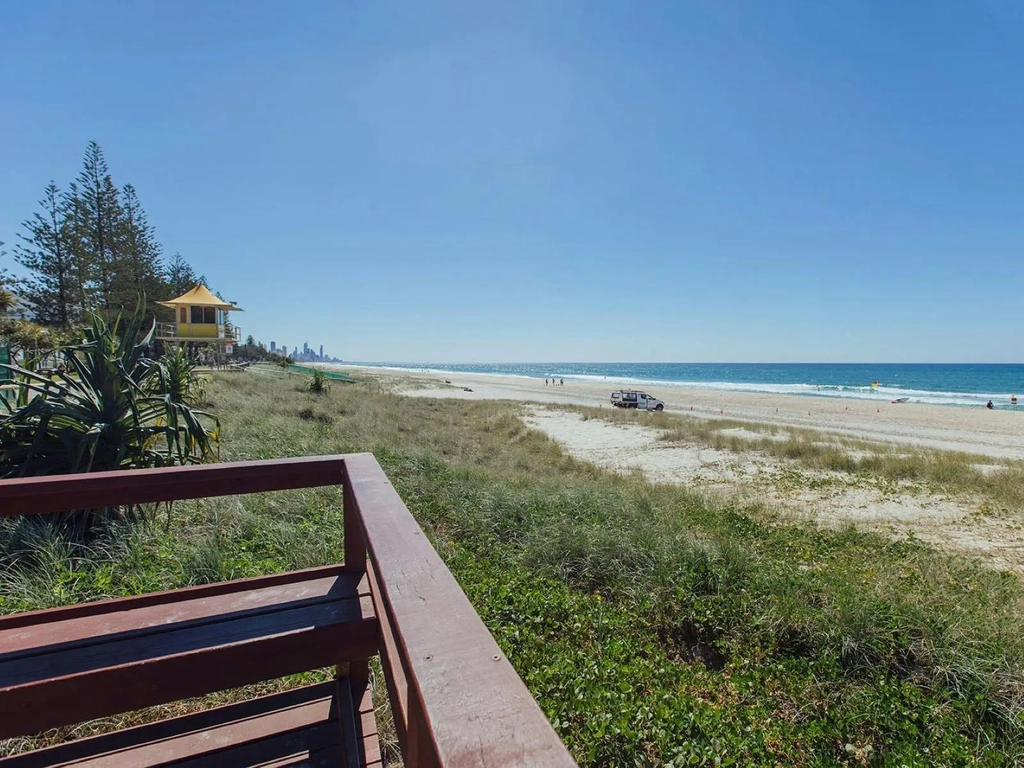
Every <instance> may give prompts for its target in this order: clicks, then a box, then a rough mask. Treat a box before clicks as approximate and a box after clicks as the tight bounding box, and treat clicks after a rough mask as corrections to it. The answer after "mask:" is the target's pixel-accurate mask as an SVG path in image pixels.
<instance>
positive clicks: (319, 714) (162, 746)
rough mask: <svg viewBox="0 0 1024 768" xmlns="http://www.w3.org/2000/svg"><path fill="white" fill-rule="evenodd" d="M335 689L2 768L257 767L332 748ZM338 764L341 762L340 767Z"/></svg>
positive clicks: (176, 722) (97, 741) (216, 712)
mask: <svg viewBox="0 0 1024 768" xmlns="http://www.w3.org/2000/svg"><path fill="white" fill-rule="evenodd" d="M335 692H336V685H335V683H333V682H332V683H322V684H320V685H313V686H307V687H305V688H298V689H295V690H291V691H285V692H284V693H278V694H273V695H271V696H264V697H261V698H258V699H253V700H251V701H247V702H242V703H241V704H231V705H228V706H224V707H217V708H216V709H212V710H207V711H205V712H200V713H197V714H193V715H185V716H182V717H176V718H171V719H169V720H162V721H159V722H156V723H151V724H147V725H142V726H138V727H135V728H129V729H126V730H123V731H115V732H114V733H110V734H104V735H102V736H95V737H93V738H89V739H82V740H80V741H75V742H71V743H69V744H61V745H58V746H56V747H51V748H48V749H42V750H38V751H35V752H29V753H25V754H23V755H17V756H15V757H12V758H8V759H7V760H0V766H2V768H43V766H52V765H56V764H60V765H68V766H75V767H76V768H84V767H85V766H89V767H90V768H115V767H116V768H128V767H129V766H132V767H133V768H134V767H135V766H156V765H167V764H170V763H173V764H174V765H188V766H190V767H191V768H199V767H200V766H204V767H205V766H211V767H212V766H217V767H219V766H232V765H239V766H241V765H246V766H250V765H255V764H262V763H264V762H268V761H270V760H273V759H275V758H279V759H281V760H288V759H290V758H291V756H294V755H295V754H297V753H303V752H304V753H307V754H308V753H310V752H320V751H324V750H328V749H330V748H332V747H333V748H334V749H335V753H336V754H337V753H338V752H340V746H341V739H340V731H339V729H338V725H339V723H338V720H337V707H336V706H335ZM335 765H337V763H335Z"/></svg>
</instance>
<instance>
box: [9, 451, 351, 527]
mask: <svg viewBox="0 0 1024 768" xmlns="http://www.w3.org/2000/svg"><path fill="white" fill-rule="evenodd" d="M344 464H345V457H344V456H303V457H299V458H294V459H269V460H266V461H239V462H233V463H230V464H197V465H193V466H184V467H161V468H159V469H143V470H139V469H128V470H118V471H115V472H92V473H88V474H78V475H51V476H44V477H26V478H16V479H11V480H0V517H13V516H15V515H39V514H47V513H51V512H66V511H68V510H71V509H95V508H99V507H109V506H114V505H118V504H145V503H149V502H157V501H178V500H180V499H201V498H208V497H213V496H234V495H236V494H246V493H262V492H264V491H284V490H288V489H292V488H317V487H322V486H327V485H340V484H341V481H342V469H343V467H344Z"/></svg>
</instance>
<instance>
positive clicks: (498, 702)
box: [345, 455, 576, 768]
mask: <svg viewBox="0 0 1024 768" xmlns="http://www.w3.org/2000/svg"><path fill="white" fill-rule="evenodd" d="M345 461H346V466H347V468H348V474H349V477H350V478H351V482H352V492H353V495H354V496H355V498H356V500H357V502H358V504H359V509H360V512H361V515H362V520H363V526H364V531H365V536H366V542H367V546H368V548H369V554H370V561H371V563H372V564H373V569H374V572H375V576H376V581H377V584H379V587H380V589H379V591H378V592H377V593H375V595H374V597H375V599H378V600H379V602H378V605H379V606H381V607H382V608H383V609H384V612H385V614H386V617H387V621H388V623H389V624H390V626H391V628H392V630H393V631H394V634H395V640H396V646H397V648H398V651H399V654H400V655H401V657H402V660H403V667H404V669H405V671H406V674H407V675H408V679H409V698H410V701H409V710H410V728H412V727H413V724H414V723H416V721H417V720H418V719H419V718H418V717H417V715H418V714H419V713H422V722H423V727H424V729H425V733H424V734H422V736H423V737H425V738H427V739H429V742H430V751H431V752H432V753H433V755H435V756H436V758H437V764H438V765H441V766H444V768H462V767H463V766H485V765H487V766H503V768H513V767H514V766H515V767H522V768H527V767H529V768H570V767H571V766H575V765H576V763H575V761H573V759H572V757H571V756H570V755H569V752H568V751H567V750H566V749H565V747H564V746H563V745H562V743H561V741H560V740H559V738H558V736H557V734H556V733H555V732H554V730H553V729H552V728H551V725H550V724H549V723H548V721H547V718H546V717H545V716H544V713H543V712H542V711H541V709H540V707H539V706H537V703H536V702H535V701H534V700H533V697H532V696H531V695H530V692H529V691H528V690H527V688H526V686H525V685H524V684H523V682H522V680H520V679H519V676H518V675H517V674H516V672H515V670H514V669H513V668H512V665H511V664H510V663H509V662H508V660H507V659H506V658H505V656H504V654H502V652H501V649H500V648H498V645H497V643H495V642H494V638H493V637H491V634H490V632H488V631H487V627H485V626H484V624H483V622H482V621H481V620H480V617H479V616H478V615H477V614H476V611H474V610H473V606H472V605H471V604H470V602H469V600H468V599H467V597H466V595H465V593H463V591H462V589H461V588H460V587H459V585H458V582H456V581H455V578H454V577H453V576H452V574H451V572H450V571H449V570H448V569H447V568H446V567H445V565H444V563H443V562H442V561H441V559H440V557H439V556H438V555H437V553H436V552H435V551H434V548H433V547H432V546H431V545H430V542H429V541H428V540H427V537H426V536H425V535H424V533H423V531H422V529H420V527H419V525H418V524H417V523H416V521H415V520H414V519H413V517H412V516H411V515H410V514H409V512H408V510H407V509H406V508H405V505H404V504H403V503H402V500H401V499H400V498H399V496H398V494H397V493H396V492H395V489H394V488H393V487H392V485H391V483H390V482H389V481H388V479H387V477H386V476H385V474H384V472H383V470H382V469H381V468H380V465H379V464H377V462H376V461H375V460H374V458H373V457H372V456H365V455H364V456H350V457H346V460H345ZM383 618H384V617H382V620H383ZM409 757H411V758H412V761H411V762H408V763H407V764H408V765H410V768H416V766H417V762H416V760H417V756H416V755H415V754H413V755H411V756H410V755H408V754H407V759H408V758H409Z"/></svg>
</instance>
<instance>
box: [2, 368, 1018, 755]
mask: <svg viewBox="0 0 1024 768" xmlns="http://www.w3.org/2000/svg"><path fill="white" fill-rule="evenodd" d="M301 389H302V381H301V380H300V379H299V378H296V377H288V376H287V375H285V374H283V373H282V374H281V375H280V376H278V375H276V374H266V375H257V374H245V375H230V376H228V375H222V376H215V377H214V378H213V379H212V381H211V384H210V387H209V397H210V399H211V401H212V407H213V409H214V411H215V412H216V413H217V415H218V416H219V417H220V419H221V421H222V424H223V425H224V427H223V433H224V434H223V443H222V459H223V460H241V459H260V458H271V457H275V456H297V455H307V454H328V453H343V452H349V451H372V452H374V453H375V454H376V455H377V457H378V459H379V460H380V461H381V463H382V464H383V466H384V468H385V470H386V471H387V473H388V475H389V477H390V478H391V479H392V481H393V482H394V484H395V486H396V488H397V489H398V491H399V493H400V494H401V495H402V498H403V499H404V500H405V502H406V504H407V505H408V506H409V508H410V509H411V510H412V511H413V513H414V514H415V515H416V516H417V518H418V519H419V520H420V522H421V524H423V525H424V527H425V528H426V529H427V531H428V533H429V534H430V536H431V538H432V540H433V541H434V543H435V546H437V548H438V550H439V551H440V552H441V554H442V556H443V557H444V558H445V560H446V562H447V563H448V564H449V567H451V568H452V570H453V572H454V573H455V575H456V577H457V578H458V579H459V581H460V583H461V584H462V585H463V588H464V589H465V590H466V592H467V594H468V595H469V596H470V599H471V600H472V601H473V603H474V605H475V606H476V607H477V610H478V611H479V612H480V614H481V616H482V617H483V618H484V620H485V621H486V623H487V624H488V626H489V627H490V628H491V630H492V632H494V634H495V636H496V637H497V638H498V640H499V643H500V644H501V645H502V647H503V649H504V650H505V651H506V653H507V654H508V656H509V658H510V659H511V660H512V662H513V664H515V665H516V668H517V669H518V670H519V672H520V674H521V675H522V676H523V677H524V679H525V680H526V682H527V684H528V685H529V687H530V689H531V691H532V692H533V694H534V695H535V696H536V697H537V699H538V701H539V702H540V703H541V705H542V707H543V708H544V710H545V711H546V712H547V713H548V715H549V717H550V718H551V721H552V723H553V724H554V726H555V728H556V730H557V731H558V732H559V734H560V735H561V736H562V738H563V739H564V740H565V742H566V744H567V745H568V746H569V747H570V749H571V750H572V751H573V753H574V755H575V756H576V757H577V759H579V761H580V762H581V764H583V765H587V766H611V765H615V766H619V765H652V766H653V765H666V766H667V765H671V766H681V765H713V764H721V765H802V766H832V765H922V766H923V765H975V764H982V765H992V766H996V765H1015V764H1019V763H1020V761H1021V760H1024V720H1022V713H1024V635H1022V633H1021V615H1022V607H1024V602H1022V599H1024V591H1022V588H1021V585H1020V583H1019V581H1018V579H1017V578H1016V577H1014V576H1012V575H1007V574H1002V573H998V572H995V571H992V570H990V569H987V568H984V567H981V566H980V565H978V564H976V563H974V562H971V561H969V560H966V559H964V558H957V557H951V556H947V555H944V554H941V553H938V552H936V551H934V550H932V549H930V548H928V547H926V546H923V545H921V544H919V543H915V542H892V541H889V540H887V539H886V538H884V537H881V536H876V535H873V534H869V533H860V532H857V531H855V530H853V529H852V528H851V529H845V530H841V531H838V532H835V531H822V530H818V529H815V528H813V527H809V526H782V525H774V526H771V525H765V524H761V523H759V522H757V521H754V520H752V519H750V518H748V517H746V516H744V515H742V514H740V513H739V512H737V511H736V510H733V509H729V508H713V507H709V506H708V505H707V504H706V503H705V501H704V500H703V499H702V498H701V497H699V496H697V495H695V494H692V493H690V492H688V491H687V490H686V489H685V488H675V487H667V486H655V485H650V484H647V483H645V482H642V481H640V480H638V479H636V478H624V477H620V476H617V475H614V474H612V473H609V472H605V471H603V470H600V469H598V468H596V467H594V466H592V465H589V464H586V463H582V462H578V461H575V460H574V459H572V458H571V457H569V456H567V455H565V454H564V453H563V452H562V451H561V450H560V448H559V447H558V446H557V445H556V444H555V443H553V442H552V441H550V440H548V439H547V438H546V437H545V436H544V435H542V434H541V433H539V432H536V431H533V430H529V429H527V428H526V427H525V426H524V425H523V423H522V421H521V420H520V419H519V418H518V415H517V410H516V406H514V405H513V404H510V403H492V402H480V401H473V402H466V401H441V400H424V399H413V398H403V397H400V396H396V395H393V394H390V393H388V392H384V391H380V390H379V388H377V390H378V391H371V390H370V388H369V387H366V386H364V385H358V384H357V385H350V386H346V387H339V388H335V389H333V390H332V391H331V392H330V393H327V394H325V395H320V396H312V395H308V394H305V393H303V392H302V391H301ZM718 426H721V425H718ZM15 528H18V530H15ZM31 535H33V532H32V530H30V528H29V527H27V526H25V525H24V524H20V527H19V524H17V523H15V524H8V527H6V528H4V529H2V530H0V542H2V543H3V548H2V549H0V552H2V554H3V556H4V558H5V560H4V567H3V570H2V571H0V611H4V612H6V611H12V610H24V609H27V608H36V607H47V606H50V605H56V604H63V603H69V602H76V601H80V600H85V599H92V598H96V597H101V596H110V595H127V594H135V593H138V592H144V591H151V590H155V589H165V588H169V587H175V586H184V585H188V584H197V583H203V582H208V581H215V580H219V579H226V578H238V577H243V576H250V575H256V574H261V573H268V572H273V571H279V570H283V569H286V568H294V567H305V566H310V565H317V564H323V563H329V562H333V561H335V560H336V559H337V558H338V556H339V554H340V552H341V551H342V516H341V510H340V498H339V495H338V493H337V491H336V490H334V489H322V490H309V491H293V492H283V493H276V494H263V495H257V496H251V497H239V498H229V499H220V500H210V501H200V502H187V503H178V504H175V505H174V507H173V509H172V510H170V513H169V515H167V516H164V517H163V518H158V519H157V520H154V521H153V522H150V523H149V524H146V525H139V526H134V527H125V528H118V529H115V530H112V531H110V533H109V534H108V536H107V537H106V538H105V539H103V540H102V541H99V542H97V543H96V544H95V545H94V547H93V548H92V549H91V550H82V549H75V548H73V547H70V546H68V545H64V544H61V543H60V542H57V541H52V540H49V539H47V540H45V541H44V542H40V544H39V545H38V546H36V547H34V548H33V549H32V552H33V554H32V556H31V557H25V556H24V555H19V554H18V553H17V551H16V550H18V545H17V544H16V542H18V541H22V542H24V541H26V540H27V537H30V536H31ZM24 549H25V548H24V546H21V551H24Z"/></svg>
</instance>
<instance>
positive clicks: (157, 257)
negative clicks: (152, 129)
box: [14, 141, 205, 329]
mask: <svg viewBox="0 0 1024 768" xmlns="http://www.w3.org/2000/svg"><path fill="white" fill-rule="evenodd" d="M38 206H39V207H38V210H37V212H36V213H34V214H33V215H32V217H31V218H29V219H28V220H26V221H25V223H24V224H23V227H22V230H23V231H22V233H21V234H20V235H19V237H20V240H21V242H20V244H19V245H18V246H17V247H15V249H14V256H15V258H16V259H17V260H18V262H19V263H20V264H21V266H22V267H24V269H25V270H26V271H27V276H26V277H25V278H24V279H23V280H21V281H19V284H18V285H17V291H18V292H19V293H20V295H21V296H22V297H23V298H24V299H25V300H26V301H27V302H28V303H29V305H30V306H31V307H32V308H33V312H34V319H35V320H36V321H37V322H38V323H40V324H41V325H44V326H48V327H54V328H63V329H68V328H74V327H77V326H79V325H80V324H82V323H83V322H87V320H88V314H89V312H90V311H92V310H94V309H96V308H98V309H100V310H102V311H103V312H104V313H106V314H107V315H108V317H113V316H114V315H116V314H117V313H118V312H121V311H126V310H127V311H131V310H133V309H135V308H136V305H137V304H139V303H140V301H141V303H142V306H141V308H140V309H141V311H142V313H143V314H144V315H145V316H147V317H149V318H152V317H154V316H155V315H156V312H157V311H158V310H157V307H156V306H155V305H154V304H152V302H154V301H159V300H164V299H169V298H173V297H174V296H177V295H179V294H181V293H183V292H184V291H186V290H188V289H189V288H192V287H193V286H194V285H195V284H196V283H199V282H205V278H203V277H200V276H197V275H196V274H195V272H194V271H193V270H192V267H190V266H189V265H188V263H187V262H186V261H185V260H184V259H183V258H182V256H181V254H178V253H176V254H174V256H173V257H172V259H171V260H170V262H169V263H166V264H165V263H164V262H163V261H162V259H161V251H162V248H161V246H160V243H159V242H158V241H157V239H156V233H155V231H154V229H153V227H152V226H151V225H150V224H149V220H148V218H147V216H146V212H145V211H144V210H143V208H142V204H141V203H140V201H139V197H138V193H137V192H136V190H135V187H133V186H132V185H131V184H125V185H124V186H123V187H120V188H119V187H117V186H116V185H115V184H114V182H113V179H112V177H111V174H110V169H109V168H108V166H107V161H106V158H105V157H104V155H103V150H102V149H101V148H100V146H99V145H98V144H97V143H96V142H94V141H93V142H89V145H88V147H87V148H86V151H85V157H84V158H83V162H82V170H81V172H80V173H79V175H78V177H77V178H76V179H75V181H73V182H71V184H69V185H68V187H67V189H66V190H61V189H60V188H59V187H57V185H56V184H55V183H54V182H52V181H51V182H50V183H49V184H47V185H46V187H45V189H44V190H43V196H42V199H41V200H40V201H39V204H38Z"/></svg>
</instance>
